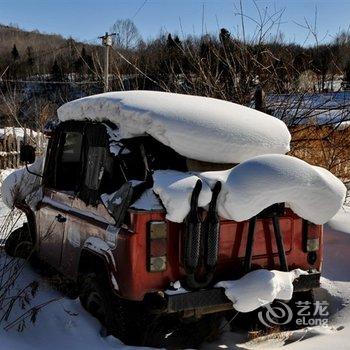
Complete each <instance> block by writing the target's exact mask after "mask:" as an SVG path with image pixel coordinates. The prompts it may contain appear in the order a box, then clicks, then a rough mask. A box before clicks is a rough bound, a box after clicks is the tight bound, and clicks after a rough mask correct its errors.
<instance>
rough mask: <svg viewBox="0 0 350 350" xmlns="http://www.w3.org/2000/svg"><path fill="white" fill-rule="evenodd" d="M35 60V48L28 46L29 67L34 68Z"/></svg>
mask: <svg viewBox="0 0 350 350" xmlns="http://www.w3.org/2000/svg"><path fill="white" fill-rule="evenodd" d="M34 63H35V59H34V56H33V48H32V47H31V46H27V65H28V66H29V68H32V67H33V66H34Z"/></svg>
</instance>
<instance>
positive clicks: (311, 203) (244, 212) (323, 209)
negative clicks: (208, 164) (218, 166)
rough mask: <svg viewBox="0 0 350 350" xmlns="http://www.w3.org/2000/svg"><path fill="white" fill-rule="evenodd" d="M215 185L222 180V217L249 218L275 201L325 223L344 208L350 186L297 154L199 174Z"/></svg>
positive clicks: (252, 161) (310, 218) (219, 203)
mask: <svg viewBox="0 0 350 350" xmlns="http://www.w3.org/2000/svg"><path fill="white" fill-rule="evenodd" d="M199 176H200V177H201V178H202V179H204V180H205V181H207V182H208V183H209V184H210V185H211V186H213V185H214V183H215V182H216V181H217V180H220V181H222V190H221V192H220V195H219V199H218V213H219V215H220V216H222V217H224V218H226V219H230V220H236V221H243V220H247V219H249V218H251V217H253V216H254V215H256V214H258V213H260V212H261V211H262V210H263V209H265V208H267V207H269V206H270V205H272V204H275V203H283V202H285V203H287V204H288V205H289V206H290V208H291V209H292V210H293V211H294V212H295V213H296V214H297V215H299V216H300V217H302V218H304V219H306V220H309V221H311V222H313V223H315V224H324V223H326V222H327V221H328V220H329V219H331V218H332V217H333V216H334V215H335V214H336V213H337V212H338V211H339V209H340V208H341V206H342V204H343V203H344V199H345V196H346V187H345V186H344V184H343V183H342V182H341V181H340V180H339V179H338V178H337V177H335V176H334V175H333V174H332V173H330V172H329V171H328V170H326V169H323V168H320V167H317V166H312V165H310V164H308V163H306V162H304V161H303V160H300V159H298V158H295V157H291V156H286V155H280V154H269V155H263V156H258V157H255V158H252V159H250V160H248V161H246V162H243V163H241V164H239V165H237V166H236V167H235V168H233V169H230V170H226V171H222V172H217V171H212V172H205V173H201V174H200V175H199Z"/></svg>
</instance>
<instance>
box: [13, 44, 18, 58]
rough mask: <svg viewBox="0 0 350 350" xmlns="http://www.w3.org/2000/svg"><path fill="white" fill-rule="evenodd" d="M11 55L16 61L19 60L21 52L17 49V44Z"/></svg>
mask: <svg viewBox="0 0 350 350" xmlns="http://www.w3.org/2000/svg"><path fill="white" fill-rule="evenodd" d="M11 56H12V59H13V60H14V61H17V60H18V59H19V52H18V50H17V47H16V44H14V45H13V48H12V51H11Z"/></svg>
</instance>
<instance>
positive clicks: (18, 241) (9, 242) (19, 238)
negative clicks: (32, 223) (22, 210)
mask: <svg viewBox="0 0 350 350" xmlns="http://www.w3.org/2000/svg"><path fill="white" fill-rule="evenodd" d="M33 248H34V245H33V241H32V237H31V236H30V232H29V227H28V224H26V223H25V224H23V226H22V227H20V228H17V229H16V230H14V231H12V233H11V234H10V236H9V237H8V238H7V239H6V242H5V252H6V254H7V255H9V256H12V257H16V258H23V259H28V258H29V257H30V256H31V254H32V252H33Z"/></svg>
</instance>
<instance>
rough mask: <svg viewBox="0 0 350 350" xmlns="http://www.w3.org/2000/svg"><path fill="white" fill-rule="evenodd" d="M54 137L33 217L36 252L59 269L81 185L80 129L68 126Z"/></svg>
mask: <svg viewBox="0 0 350 350" xmlns="http://www.w3.org/2000/svg"><path fill="white" fill-rule="evenodd" d="M55 138H56V139H55V140H53V141H52V142H53V145H52V147H51V152H49V158H48V159H47V163H46V164H45V173H44V179H45V180H46V183H45V187H44V196H43V200H42V203H41V206H40V209H39V212H38V215H37V216H36V217H37V227H38V236H39V237H38V238H39V239H38V243H39V247H38V248H39V255H40V257H41V258H42V259H43V260H45V261H46V262H48V263H49V264H50V265H51V266H53V267H55V268H57V269H59V267H60V264H61V256H62V244H63V239H64V232H65V229H66V221H67V217H68V214H69V211H70V210H71V206H72V203H73V199H74V195H75V193H76V191H77V190H78V188H79V185H80V179H81V172H82V155H83V151H82V147H83V130H82V128H81V126H80V128H79V127H77V125H74V127H73V126H70V127H69V126H67V127H66V128H63V129H62V130H61V131H60V132H58V133H57V135H55Z"/></svg>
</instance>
